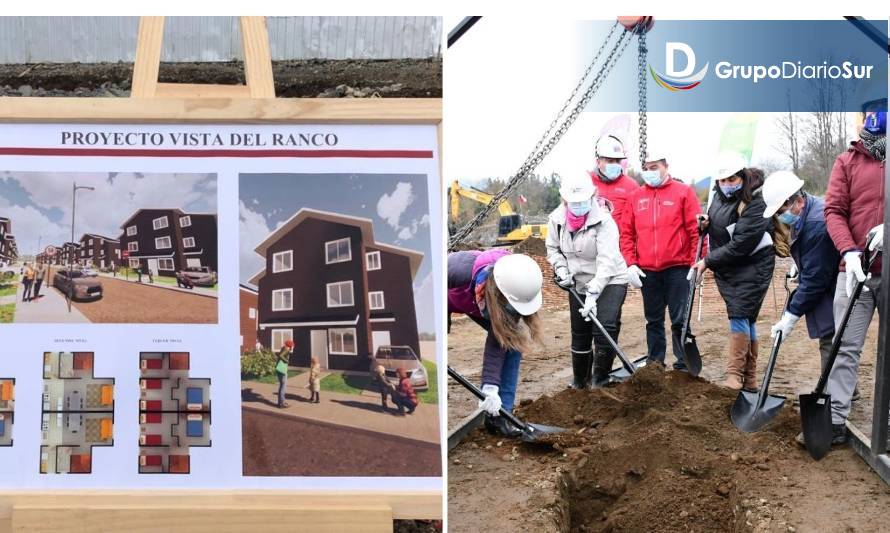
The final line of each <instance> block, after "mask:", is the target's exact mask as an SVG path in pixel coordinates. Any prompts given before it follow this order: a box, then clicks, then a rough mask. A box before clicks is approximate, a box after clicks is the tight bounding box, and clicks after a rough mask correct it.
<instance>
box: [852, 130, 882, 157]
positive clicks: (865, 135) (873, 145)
mask: <svg viewBox="0 0 890 533" xmlns="http://www.w3.org/2000/svg"><path fill="white" fill-rule="evenodd" d="M859 138H860V139H862V145H863V146H865V149H866V150H868V153H870V154H871V156H872V157H874V158H875V159H877V160H878V161H885V160H886V157H887V136H886V135H875V134H874V133H871V132H870V131H868V130H866V129H863V130H861V131H860V132H859Z"/></svg>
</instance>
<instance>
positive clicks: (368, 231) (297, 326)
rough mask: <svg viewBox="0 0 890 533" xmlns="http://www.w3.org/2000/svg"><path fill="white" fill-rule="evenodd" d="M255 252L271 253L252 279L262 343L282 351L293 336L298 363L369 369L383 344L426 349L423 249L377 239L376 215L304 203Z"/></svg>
mask: <svg viewBox="0 0 890 533" xmlns="http://www.w3.org/2000/svg"><path fill="white" fill-rule="evenodd" d="M255 251H256V253H258V254H259V255H260V256H262V257H263V258H264V259H265V268H264V269H263V270H261V271H260V272H258V273H257V274H255V275H254V276H253V277H252V278H251V279H250V280H249V282H250V283H251V284H253V285H255V286H257V287H258V291H257V293H258V307H257V309H258V313H259V342H260V344H261V345H263V346H265V347H267V348H270V349H272V350H278V349H279V348H280V347H281V346H282V344H283V343H284V341H285V340H287V339H292V340H293V341H294V343H295V348H294V351H293V353H292V354H291V360H290V363H291V364H292V365H295V366H308V365H309V359H310V357H312V356H315V357H318V359H319V362H320V363H321V366H322V367H323V368H327V369H332V370H360V371H366V370H367V369H368V358H369V357H370V356H372V355H373V354H374V352H375V351H376V348H377V347H378V346H383V345H402V346H405V345H406V346H410V347H411V348H412V349H413V350H414V352H415V353H420V348H419V339H418V333H417V320H416V313H415V305H414V290H413V281H414V277H415V275H416V274H417V270H418V268H419V267H420V264H421V261H422V260H423V254H422V253H420V252H417V251H414V250H408V249H405V248H399V247H396V246H392V245H388V244H383V243H379V242H376V241H375V240H374V230H373V222H372V221H371V220H370V219H367V218H360V217H354V216H350V215H342V214H338V213H331V212H326V211H318V210H314V209H307V208H303V209H300V210H299V211H298V212H297V213H296V214H295V215H293V216H292V217H291V218H290V219H288V220H287V221H286V222H285V223H284V224H282V225H280V226H279V227H278V229H277V230H275V231H274V232H272V233H271V234H270V235H269V236H268V237H266V239H264V240H263V241H262V242H261V243H260V244H259V245H258V246H257V247H256V248H255ZM242 323H243V321H242Z"/></svg>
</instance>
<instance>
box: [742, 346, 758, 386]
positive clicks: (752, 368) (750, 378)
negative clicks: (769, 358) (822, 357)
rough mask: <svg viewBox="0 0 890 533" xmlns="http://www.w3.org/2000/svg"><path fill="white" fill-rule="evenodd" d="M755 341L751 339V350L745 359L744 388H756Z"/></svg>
mask: <svg viewBox="0 0 890 533" xmlns="http://www.w3.org/2000/svg"><path fill="white" fill-rule="evenodd" d="M757 344H758V343H757V341H751V350H750V351H749V352H748V359H747V360H745V382H744V388H745V390H750V391H756V390H757Z"/></svg>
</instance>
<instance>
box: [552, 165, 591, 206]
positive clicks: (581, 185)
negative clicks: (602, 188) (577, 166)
mask: <svg viewBox="0 0 890 533" xmlns="http://www.w3.org/2000/svg"><path fill="white" fill-rule="evenodd" d="M595 192H596V187H594V186H593V180H592V179H591V178H590V174H587V173H586V172H580V173H578V174H576V175H574V176H570V177H567V178H563V180H562V183H561V184H560V185H559V195H560V196H562V199H563V200H565V201H566V202H583V201H584V200H590V198H591V197H592V196H593V193H595Z"/></svg>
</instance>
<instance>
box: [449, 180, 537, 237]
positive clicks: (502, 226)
mask: <svg viewBox="0 0 890 533" xmlns="http://www.w3.org/2000/svg"><path fill="white" fill-rule="evenodd" d="M448 193H449V195H450V196H451V223H452V224H456V223H457V218H458V216H459V214H460V213H459V211H460V198H461V196H463V197H464V198H469V199H470V200H475V201H477V202H479V203H482V204H486V205H488V204H490V203H491V202H492V200H493V199H494V195H493V194H488V193H487V192H484V191H480V190H479V189H474V188H472V187H470V188H464V187H461V186H460V183H458V182H457V180H455V181H453V182H452V183H451V188H450V189H449V191H448ZM497 208H498V213H500V215H501V218H500V220H499V221H498V236H497V244H499V245H502V246H506V245H511V244H516V243H518V242H522V241H524V240H525V239H527V238H529V237H538V238H540V239H544V238H546V237H547V224H546V223H543V224H523V223H522V222H523V220H522V215H520V214H519V213H516V212H515V211H513V207H512V206H510V203H509V202H508V201H507V200H504V201H502V202H501V203H500V204H498V206H497Z"/></svg>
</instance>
